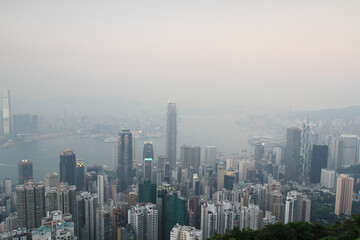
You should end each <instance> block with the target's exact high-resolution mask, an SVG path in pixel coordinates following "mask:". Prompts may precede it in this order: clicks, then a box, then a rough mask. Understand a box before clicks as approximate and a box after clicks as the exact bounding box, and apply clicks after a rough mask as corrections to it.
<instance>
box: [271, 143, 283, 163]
mask: <svg viewBox="0 0 360 240" xmlns="http://www.w3.org/2000/svg"><path fill="white" fill-rule="evenodd" d="M273 154H274V155H275V164H276V165H280V164H281V148H280V147H276V148H274V150H273Z"/></svg>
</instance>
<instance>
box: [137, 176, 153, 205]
mask: <svg viewBox="0 0 360 240" xmlns="http://www.w3.org/2000/svg"><path fill="white" fill-rule="evenodd" d="M147 202H151V203H153V204H156V184H155V183H151V182H150V180H144V182H143V183H139V203H147Z"/></svg>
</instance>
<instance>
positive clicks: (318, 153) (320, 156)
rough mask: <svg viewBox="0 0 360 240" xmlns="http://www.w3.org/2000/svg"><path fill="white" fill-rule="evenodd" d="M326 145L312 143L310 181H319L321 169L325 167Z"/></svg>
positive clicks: (326, 159)
mask: <svg viewBox="0 0 360 240" xmlns="http://www.w3.org/2000/svg"><path fill="white" fill-rule="evenodd" d="M327 161H328V146H327V145H314V146H313V151H312V159H311V171H310V182H311V183H320V178H321V169H322V168H326V167H327Z"/></svg>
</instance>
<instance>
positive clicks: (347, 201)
mask: <svg viewBox="0 0 360 240" xmlns="http://www.w3.org/2000/svg"><path fill="white" fill-rule="evenodd" d="M353 191H354V178H350V177H348V176H347V175H345V174H341V175H340V177H339V178H338V180H337V188H336V201H335V214H336V215H340V214H345V215H347V216H351V210H352V195H353Z"/></svg>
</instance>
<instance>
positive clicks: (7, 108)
mask: <svg viewBox="0 0 360 240" xmlns="http://www.w3.org/2000/svg"><path fill="white" fill-rule="evenodd" d="M2 114H3V115H2V119H3V133H4V136H9V135H10V134H11V104H10V90H4V94H3V109H2Z"/></svg>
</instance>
